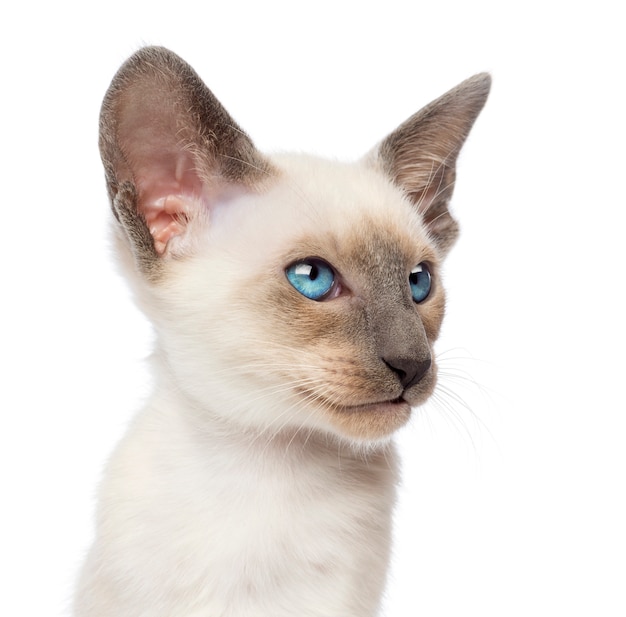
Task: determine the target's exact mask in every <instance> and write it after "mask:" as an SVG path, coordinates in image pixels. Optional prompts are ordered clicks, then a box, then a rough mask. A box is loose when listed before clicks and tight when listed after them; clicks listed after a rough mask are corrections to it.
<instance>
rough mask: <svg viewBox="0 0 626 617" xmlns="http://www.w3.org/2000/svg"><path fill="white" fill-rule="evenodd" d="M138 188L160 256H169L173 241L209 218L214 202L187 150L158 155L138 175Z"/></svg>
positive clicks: (147, 223)
mask: <svg viewBox="0 0 626 617" xmlns="http://www.w3.org/2000/svg"><path fill="white" fill-rule="evenodd" d="M136 184H137V192H138V203H137V209H138V211H139V212H141V214H142V215H143V218H144V220H145V222H146V225H147V226H148V229H149V231H150V235H151V236H152V238H153V239H154V248H155V250H156V252H157V253H158V254H159V255H162V254H163V253H164V252H165V249H166V247H167V246H168V244H169V242H170V240H172V239H173V238H175V237H179V236H182V235H183V234H184V233H185V231H186V229H187V227H188V225H189V224H190V221H191V220H192V219H193V218H204V217H205V216H207V215H208V210H209V208H210V204H211V201H212V199H211V195H210V190H209V186H207V183H206V181H204V182H203V180H202V179H201V178H200V176H199V174H198V169H197V167H196V164H195V162H194V160H193V158H192V157H191V155H190V154H189V153H188V152H186V151H185V150H184V149H181V150H179V151H178V152H177V153H174V154H172V155H169V156H168V155H161V157H160V158H158V153H156V154H155V156H153V157H152V160H150V161H148V162H146V164H145V165H144V167H143V169H141V170H140V171H139V172H138V174H137V177H136ZM213 197H214V199H216V196H213Z"/></svg>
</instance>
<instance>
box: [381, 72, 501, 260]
mask: <svg viewBox="0 0 626 617" xmlns="http://www.w3.org/2000/svg"><path fill="white" fill-rule="evenodd" d="M490 86H491V78H490V77H489V75H488V74H486V73H482V74H479V75H475V76H474V77H471V78H470V79H468V80H467V81H464V82H463V83H461V84H460V85H458V86H457V87H456V88H454V89H453V90H450V91H449V92H448V93H446V94H444V95H443V96H442V97H440V98H438V99H437V100H435V101H433V102H432V103H430V104H429V105H427V106H426V107H424V108H423V109H422V110H421V111H419V112H417V113H416V114H415V115H413V116H411V117H410V118H409V119H408V120H407V121H406V122H404V123H403V124H401V125H400V126H399V127H398V128H397V129H396V130H395V131H394V132H393V133H391V135H389V136H388V137H387V138H386V139H385V140H383V141H382V143H380V144H379V145H378V146H377V148H375V150H374V151H373V152H372V153H370V155H369V156H370V157H373V158H374V161H375V164H376V165H377V166H379V167H381V168H382V169H383V170H384V172H385V173H386V174H387V175H389V176H390V177H391V179H392V180H393V181H394V182H395V183H396V184H397V185H398V186H399V187H400V188H402V189H403V190H404V191H405V193H406V194H407V196H408V197H409V198H410V199H411V201H413V203H414V204H415V205H416V207H417V208H418V210H419V212H420V214H421V215H422V217H423V220H424V222H425V224H426V226H427V228H428V230H429V232H430V234H431V236H432V238H433V239H434V241H435V243H436V244H437V246H438V248H439V250H440V252H441V254H442V255H445V254H446V253H447V251H448V250H449V248H450V247H451V246H452V244H453V243H454V241H455V240H456V237H457V235H458V226H457V223H456V221H455V220H454V219H453V218H452V216H451V215H450V212H449V210H448V202H449V200H450V197H451V196H452V191H453V188H454V180H455V169H456V160H457V157H458V154H459V152H460V150H461V147H462V146H463V143H464V141H465V139H466V138H467V136H468V134H469V132H470V129H471V128H472V125H473V124H474V121H475V120H476V118H477V117H478V114H479V113H480V110H481V109H482V108H483V105H484V104H485V101H486V100H487V95H488V94H489V89H490ZM370 160H371V158H370Z"/></svg>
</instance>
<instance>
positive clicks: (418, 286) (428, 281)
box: [409, 262, 432, 302]
mask: <svg viewBox="0 0 626 617" xmlns="http://www.w3.org/2000/svg"><path fill="white" fill-rule="evenodd" d="M409 285H410V286H411V295H412V296H413V300H414V301H415V302H423V301H424V300H426V298H428V294H429V293H430V288H431V285H432V277H431V275H430V270H429V269H428V266H427V265H426V264H425V263H423V262H422V263H421V264H417V266H415V268H413V270H411V274H409Z"/></svg>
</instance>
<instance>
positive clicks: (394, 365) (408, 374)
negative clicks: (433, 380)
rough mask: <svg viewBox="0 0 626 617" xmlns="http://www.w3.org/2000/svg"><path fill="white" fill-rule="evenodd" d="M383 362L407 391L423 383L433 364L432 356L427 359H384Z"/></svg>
mask: <svg viewBox="0 0 626 617" xmlns="http://www.w3.org/2000/svg"><path fill="white" fill-rule="evenodd" d="M383 362H384V363H385V364H386V365H387V366H388V367H389V368H390V369H391V370H392V371H393V372H394V373H395V374H396V375H397V376H398V379H399V380H400V383H401V384H402V387H403V388H405V389H406V388H409V387H411V386H413V385H415V384H416V383H418V382H419V381H421V379H422V378H423V377H424V375H425V374H426V373H427V372H428V369H429V368H430V366H431V364H432V360H431V357H430V354H429V355H428V356H426V358H401V357H399V358H383Z"/></svg>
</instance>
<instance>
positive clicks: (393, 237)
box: [276, 156, 436, 270]
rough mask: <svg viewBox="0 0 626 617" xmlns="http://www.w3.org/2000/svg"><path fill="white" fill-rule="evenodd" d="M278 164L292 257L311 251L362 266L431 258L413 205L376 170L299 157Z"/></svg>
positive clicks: (430, 247)
mask: <svg viewBox="0 0 626 617" xmlns="http://www.w3.org/2000/svg"><path fill="white" fill-rule="evenodd" d="M279 165H280V167H282V169H283V172H284V176H283V177H282V178H281V180H280V182H279V183H278V186H277V187H276V191H277V192H278V193H280V194H281V195H280V196H278V199H277V201H278V202H279V203H282V205H283V208H286V211H285V213H284V215H283V218H284V219H285V222H286V221H289V223H288V225H289V227H290V228H291V229H292V231H293V232H294V234H295V235H294V236H293V237H292V242H291V245H290V248H289V250H290V251H291V252H292V253H293V254H292V255H291V257H293V258H294V259H297V258H302V257H307V256H317V257H322V258H325V259H328V260H334V261H338V262H339V263H335V264H334V265H336V266H340V265H341V264H344V265H346V266H348V267H354V268H361V269H362V268H364V267H367V269H368V270H372V269H376V268H385V269H388V268H389V267H390V265H391V264H397V265H398V267H400V268H402V269H403V270H404V269H405V268H406V267H407V265H408V267H413V266H414V265H416V264H417V263H419V262H420V261H424V260H429V261H436V253H435V249H434V246H433V244H432V242H431V241H430V239H429V238H428V233H427V231H426V228H425V227H424V225H423V222H422V219H421V217H420V216H419V214H418V213H417V211H416V208H415V207H414V205H413V204H411V203H410V202H409V201H408V200H407V199H406V198H405V197H404V196H403V194H402V193H401V191H400V190H399V189H398V188H397V187H395V186H394V185H393V184H392V183H391V182H390V181H389V180H388V179H387V178H386V177H385V176H383V175H382V174H381V173H380V172H378V171H376V170H374V169H371V168H369V167H367V166H366V165H365V164H361V163H352V164H345V163H336V162H330V161H326V160H320V159H315V158H312V157H305V156H301V157H287V158H284V159H279Z"/></svg>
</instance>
